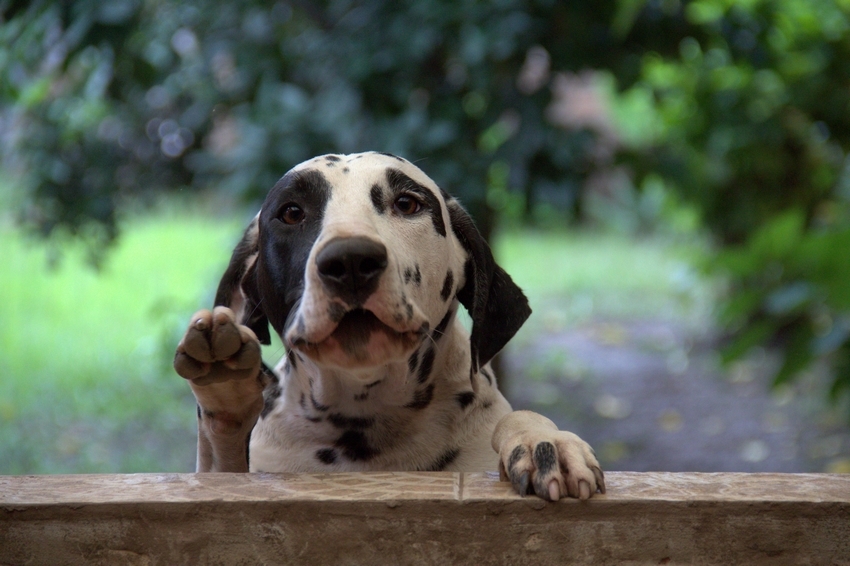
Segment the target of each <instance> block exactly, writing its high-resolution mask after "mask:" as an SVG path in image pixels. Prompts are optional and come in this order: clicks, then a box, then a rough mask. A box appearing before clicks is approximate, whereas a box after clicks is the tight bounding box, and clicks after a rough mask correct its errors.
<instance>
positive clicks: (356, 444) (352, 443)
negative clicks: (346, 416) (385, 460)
mask: <svg viewBox="0 0 850 566" xmlns="http://www.w3.org/2000/svg"><path fill="white" fill-rule="evenodd" d="M334 446H336V447H337V448H339V449H340V450H342V455H343V456H345V457H346V458H348V459H349V460H352V461H359V460H371V459H372V458H374V457H375V456H377V455H378V454H380V451H379V450H378V449H377V448H374V447H373V446H371V445H370V444H369V441H368V439H367V438H366V435H365V434H363V433H362V432H360V431H359V430H347V431H345V432H344V433H343V434H342V436H340V437H339V439H337V441H336V443H334Z"/></svg>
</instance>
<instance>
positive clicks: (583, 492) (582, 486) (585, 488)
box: [578, 480, 590, 499]
mask: <svg viewBox="0 0 850 566" xmlns="http://www.w3.org/2000/svg"><path fill="white" fill-rule="evenodd" d="M578 498H579V499H590V484H589V483H587V482H586V481H584V480H581V481H580V482H578Z"/></svg>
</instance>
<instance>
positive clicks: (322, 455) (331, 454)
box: [316, 448, 336, 464]
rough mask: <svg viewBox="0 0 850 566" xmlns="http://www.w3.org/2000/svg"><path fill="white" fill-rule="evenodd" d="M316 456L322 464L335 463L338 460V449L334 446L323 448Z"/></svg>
mask: <svg viewBox="0 0 850 566" xmlns="http://www.w3.org/2000/svg"><path fill="white" fill-rule="evenodd" d="M316 458H317V459H318V460H319V461H320V462H321V463H322V464H333V463H334V462H336V450H334V449H333V448H322V449H321V450H317V451H316Z"/></svg>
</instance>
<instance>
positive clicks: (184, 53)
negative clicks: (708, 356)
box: [0, 0, 850, 395]
mask: <svg viewBox="0 0 850 566" xmlns="http://www.w3.org/2000/svg"><path fill="white" fill-rule="evenodd" d="M848 8H850V6H848V0H747V1H746V2H735V1H733V0H693V1H689V2H685V1H680V0H616V1H608V2H581V3H578V2H558V1H556V0H497V1H493V2H476V1H474V0H464V1H460V2H458V1H453V0H422V1H419V2H416V3H397V2H391V1H390V0H370V1H367V2H354V1H351V0H324V1H322V0H315V1H310V0H292V1H289V2H277V3H275V4H273V5H269V4H267V3H261V2H259V0H249V1H245V2H241V3H224V2H218V1H213V0H187V1H183V2H177V1H176V0H112V1H110V2H99V1H98V0H73V1H71V0H66V1H64V2H49V1H47V0H35V1H34V2H16V1H14V0H5V1H0V14H2V25H0V100H2V101H3V103H4V107H5V109H4V110H3V112H2V115H0V116H2V117H0V120H2V124H3V125H4V127H3V128H2V130H3V133H2V134H0V135H2V136H3V138H2V141H3V144H4V148H5V150H4V152H3V156H4V157H3V159H4V167H5V169H6V170H7V171H13V172H17V173H18V174H19V175H20V176H22V177H23V179H22V182H21V183H20V186H21V187H23V188H24V189H23V191H24V192H23V197H22V198H21V202H20V203H19V204H20V206H19V209H20V210H22V211H23V212H22V215H21V217H22V219H23V221H24V223H25V224H26V225H28V226H30V227H34V228H37V229H38V230H39V231H41V232H42V233H44V234H51V233H54V232H56V231H57V230H58V231H59V232H63V233H64V232H71V233H73V234H76V235H78V236H79V237H82V238H84V239H87V240H88V241H90V242H91V244H92V246H91V249H93V250H95V251H98V250H102V249H103V247H104V246H103V245H104V243H106V242H109V241H111V239H113V238H114V237H115V235H116V233H117V231H116V214H117V213H118V211H120V209H121V208H122V206H126V203H128V202H129V203H131V204H135V203H137V202H138V201H139V200H142V201H143V200H145V199H146V198H147V197H148V196H149V195H152V194H154V193H155V192H156V191H159V190H163V189H175V188H184V187H191V188H198V189H199V188H204V187H210V186H215V187H218V188H219V189H221V190H225V191H228V192H230V193H231V194H233V195H234V196H238V197H239V198H244V199H249V200H258V199H260V198H261V197H262V195H263V194H264V192H265V191H266V190H267V189H268V187H270V186H271V185H272V184H273V183H274V181H275V180H276V179H277V178H278V177H279V176H280V175H281V174H282V173H283V172H285V171H286V170H287V169H288V168H289V167H291V166H292V165H293V164H295V163H297V162H299V161H301V160H303V159H305V158H307V157H310V156H312V155H315V154H319V153H323V152H349V151H361V150H365V149H378V150H383V151H391V152H395V153H399V154H402V155H405V156H406V157H408V158H409V159H411V160H414V161H420V160H425V162H424V163H423V167H424V168H425V169H426V170H427V171H428V172H429V173H430V174H431V175H432V176H433V177H434V178H435V179H436V180H437V181H438V182H439V183H440V184H442V185H443V186H444V187H445V188H447V189H448V190H450V191H452V192H454V193H455V194H457V195H459V196H460V197H461V198H463V199H464V201H465V202H466V204H467V206H468V207H469V208H471V210H472V212H473V213H474V214H475V215H476V216H477V219H478V221H479V225H480V226H481V228H482V231H483V232H485V234H486V233H489V231H490V229H491V227H492V225H493V220H494V216H493V214H492V213H493V212H494V211H495V212H497V213H499V214H502V215H504V216H514V217H518V216H521V215H523V214H528V213H530V212H533V211H534V210H535V208H536V207H538V206H539V205H540V204H541V203H545V202H554V203H556V204H560V205H561V206H563V207H568V208H570V209H571V210H572V211H573V215H574V217H577V218H581V216H582V215H583V214H584V210H583V208H584V207H583V202H584V200H583V198H582V192H581V191H582V187H583V186H584V183H583V181H584V179H585V178H586V177H587V176H588V175H589V174H591V173H592V172H594V171H595V170H596V169H598V168H600V167H610V166H612V165H614V164H616V163H622V164H627V165H628V166H629V170H630V172H631V175H632V180H633V183H634V185H635V186H637V187H638V188H639V189H641V190H643V191H649V190H650V189H652V188H653V187H658V186H663V187H666V188H667V189H668V191H669V192H670V193H669V194H671V195H675V199H679V200H680V201H684V202H687V203H689V204H690V205H691V206H693V207H694V208H695V209H696V210H697V211H698V212H699V213H700V216H701V218H702V220H703V222H704V223H705V225H706V226H707V227H708V228H709V230H710V231H711V233H712V234H714V235H715V236H716V241H717V243H718V247H717V254H716V255H715V256H714V257H713V258H712V260H711V261H710V262H709V263H708V265H709V266H710V269H711V270H712V271H713V272H714V273H722V274H723V275H724V276H725V277H726V278H727V279H728V281H729V295H728V299H727V301H726V311H725V317H724V322H725V323H726V324H727V328H729V329H730V330H731V331H732V332H733V333H734V335H735V336H736V339H735V340H734V341H733V342H732V343H731V346H730V347H729V348H728V350H727V353H728V356H729V357H734V356H738V355H741V354H742V353H744V352H745V351H746V350H748V349H749V348H750V347H752V346H754V345H757V344H764V343H771V344H778V345H780V346H782V348H783V352H784V353H785V363H784V365H783V368H782V369H781V370H780V372H779V374H778V375H777V382H782V381H784V380H786V379H788V378H789V377H790V376H792V375H794V374H796V373H797V372H798V371H799V370H800V369H801V368H804V367H806V366H807V364H808V363H809V362H810V361H811V360H812V359H815V358H822V357H826V358H828V359H830V360H831V361H834V362H836V364H837V366H836V367H838V368H839V371H838V372H837V373H836V376H837V377H836V380H835V383H834V387H833V392H834V394H836V395H837V394H838V393H839V392H840V391H842V390H843V389H850V262H848V261H847V260H846V259H845V258H846V255H847V252H846V249H847V245H848V244H850V220H849V219H848V216H850V214H848V199H850V178H848V171H850V169H848V168H847V166H846V163H847V160H846V154H847V149H848V147H850V123H848V120H850V112H848V107H847V105H848V100H849V99H848V97H847V92H848V87H850V85H848V79H850V32H848V25H850V24H848ZM588 68H589V69H601V70H605V71H606V72H607V73H608V74H609V76H610V77H612V79H613V83H614V84H615V85H616V88H617V89H618V90H619V91H620V94H619V97H618V99H619V100H621V101H622V100H628V101H631V102H633V103H635V102H636V103H637V104H638V106H639V107H641V108H642V111H641V112H640V113H632V114H631V115H630V116H629V119H630V120H631V121H634V122H637V123H639V124H640V125H639V126H633V127H632V129H633V130H634V132H633V133H634V135H632V136H622V135H619V134H618V132H616V131H614V130H611V129H610V128H609V127H608V126H606V124H605V123H604V121H601V122H600V121H598V120H595V119H594V118H592V117H591V118H588V116H587V115H584V116H583V115H582V112H581V111H580V110H581V109H580V108H579V109H578V110H576V108H573V109H572V110H570V109H569V108H567V107H568V106H569V105H570V104H573V105H575V100H576V99H577V98H580V97H578V96H577V95H576V90H575V88H576V85H578V86H579V87H581V81H582V79H581V75H567V74H563V72H565V71H569V72H573V73H575V72H578V71H582V70H583V69H588ZM554 71H559V73H555V72H554ZM576 77H578V79H576ZM585 92H591V91H585ZM585 98H590V99H592V98H593V97H592V96H591V97H585ZM570 101H573V102H570ZM600 140H601V141H600ZM600 147H603V149H605V148H607V149H605V151H604V152H602V154H600V151H599V148H600ZM671 199H672V197H671ZM675 199H673V200H675ZM842 368H843V369H842Z"/></svg>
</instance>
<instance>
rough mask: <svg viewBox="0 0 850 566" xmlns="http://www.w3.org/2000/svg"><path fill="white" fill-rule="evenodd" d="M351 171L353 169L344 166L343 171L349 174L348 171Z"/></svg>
mask: <svg viewBox="0 0 850 566" xmlns="http://www.w3.org/2000/svg"><path fill="white" fill-rule="evenodd" d="M349 171H351V169H349V168H348V167H343V168H342V172H343V173H346V174H348V172H349Z"/></svg>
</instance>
